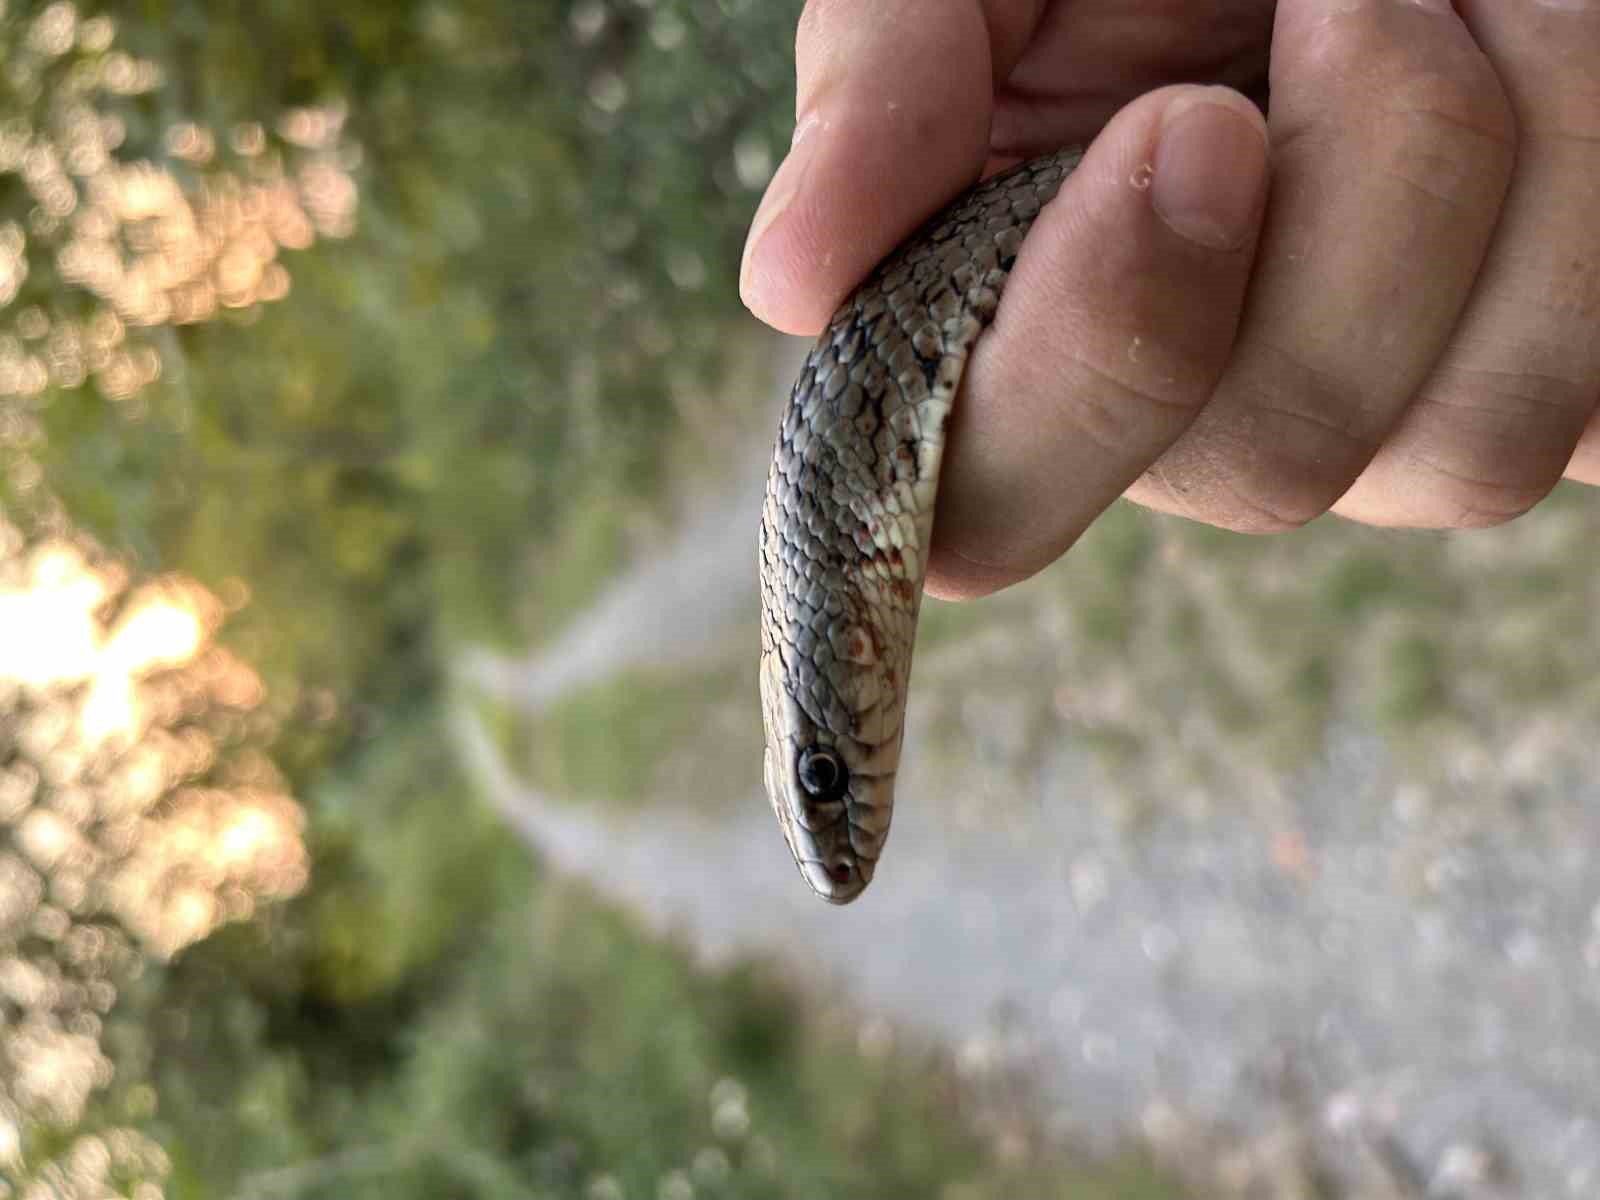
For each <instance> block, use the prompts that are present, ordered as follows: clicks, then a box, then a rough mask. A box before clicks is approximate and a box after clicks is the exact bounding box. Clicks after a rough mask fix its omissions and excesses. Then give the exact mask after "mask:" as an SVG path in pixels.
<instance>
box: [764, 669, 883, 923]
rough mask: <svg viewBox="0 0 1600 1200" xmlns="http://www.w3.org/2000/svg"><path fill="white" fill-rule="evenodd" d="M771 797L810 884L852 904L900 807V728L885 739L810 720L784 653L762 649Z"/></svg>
mask: <svg viewBox="0 0 1600 1200" xmlns="http://www.w3.org/2000/svg"><path fill="white" fill-rule="evenodd" d="M761 709H762V715H763V719H764V721H765V723H766V733H767V741H766V755H765V760H764V775H765V778H766V787H767V798H768V799H769V800H770V801H771V802H772V809H773V811H774V812H775V813H776V814H777V816H778V824H779V826H780V827H781V828H782V829H783V836H784V839H785V840H786V841H787V842H788V843H789V850H790V851H791V853H793V855H794V860H795V863H796V864H797V865H798V866H799V868H800V873H801V875H803V876H804V877H805V880H806V883H808V884H809V885H810V886H811V890H812V891H814V892H816V894H817V895H819V896H821V897H822V898H823V899H824V900H826V901H828V902H829V903H830V904H848V903H849V902H850V901H852V900H854V899H855V898H856V897H857V896H859V895H860V894H861V893H862V892H863V891H864V890H866V886H867V884H869V883H871V882H872V873H873V871H874V869H875V868H876V867H877V865H878V855H879V854H880V853H882V850H883V844H884V842H885V840H886V839H887V838H888V834H889V818H890V815H891V813H892V811H893V807H894V765H895V760H897V759H898V757H899V749H900V738H899V730H898V728H896V730H895V732H894V735H893V736H892V737H891V738H890V739H889V744H887V745H886V746H872V745H868V744H865V743H863V742H861V741H858V740H857V739H856V738H855V737H852V736H850V735H849V734H839V733H835V732H833V731H831V730H829V729H827V728H825V727H822V726H819V724H818V723H817V722H816V721H814V720H812V718H811V717H810V716H808V715H807V713H806V711H805V709H804V708H803V707H802V706H801V704H800V703H799V701H798V700H797V699H796V697H795V696H794V695H792V694H791V693H790V691H789V689H788V687H787V686H786V685H785V681H784V672H783V667H782V663H781V660H780V656H779V655H778V654H776V653H773V654H763V656H762V660H761Z"/></svg>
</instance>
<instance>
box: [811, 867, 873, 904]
mask: <svg viewBox="0 0 1600 1200" xmlns="http://www.w3.org/2000/svg"><path fill="white" fill-rule="evenodd" d="M800 873H801V874H802V875H804V876H805V879H806V883H808V884H810V885H811V890H812V891H813V892H815V893H816V894H817V895H818V896H820V897H822V899H824V900H826V901H827V902H828V903H829V904H849V903H850V901H852V900H854V899H855V898H856V897H857V896H859V895H861V893H862V892H864V891H866V889H867V884H868V883H870V882H871V881H872V874H871V872H870V871H868V872H866V873H863V872H862V870H861V864H859V863H856V862H847V861H843V860H840V861H837V862H834V863H831V864H830V863H825V862H820V861H818V860H817V859H814V858H812V859H806V860H804V861H802V862H801V863H800Z"/></svg>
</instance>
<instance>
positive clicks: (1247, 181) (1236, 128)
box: [1150, 92, 1267, 250]
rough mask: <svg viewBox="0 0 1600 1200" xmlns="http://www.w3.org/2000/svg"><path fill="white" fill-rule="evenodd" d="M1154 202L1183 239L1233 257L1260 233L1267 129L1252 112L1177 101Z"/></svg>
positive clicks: (1164, 135)
mask: <svg viewBox="0 0 1600 1200" xmlns="http://www.w3.org/2000/svg"><path fill="white" fill-rule="evenodd" d="M1159 136H1160V141H1159V144H1158V145H1157V146H1156V161H1155V178H1154V179H1153V180H1152V181H1151V185H1150V202H1151V203H1152V204H1153V205H1154V206H1155V210H1156V212H1157V213H1159V214H1160V215H1161V219H1162V220H1163V221H1165V222H1166V223H1167V225H1168V226H1169V227H1171V228H1172V230H1173V231H1174V232H1176V233H1178V234H1179V235H1180V236H1182V237H1185V238H1188V239H1189V240H1190V241H1192V242H1198V243H1199V244H1200V245H1202V246H1209V247H1210V248H1212V249H1214V250H1233V249H1236V248H1237V247H1239V246H1242V245H1243V244H1244V243H1245V242H1246V241H1248V240H1249V238H1250V235H1251V234H1252V233H1253V232H1254V231H1255V227H1256V221H1257V217H1258V211H1259V209H1260V207H1261V192H1262V188H1263V187H1264V186H1265V183H1266V171H1267V137H1266V127H1265V125H1264V124H1263V123H1262V121H1261V119H1260V117H1259V116H1255V115H1254V114H1253V111H1252V112H1251V113H1246V112H1243V111H1241V109H1240V108H1239V107H1235V106H1234V105H1233V104H1232V103H1229V102H1226V101H1219V100H1213V99H1208V98H1207V96H1206V94H1205V93H1204V92H1201V93H1198V94H1196V93H1190V94H1188V95H1185V96H1180V97H1179V98H1178V99H1176V100H1174V101H1173V102H1172V104H1171V105H1170V106H1168V108H1167V111H1166V114H1165V116H1163V117H1162V120H1161V132H1160V135H1159Z"/></svg>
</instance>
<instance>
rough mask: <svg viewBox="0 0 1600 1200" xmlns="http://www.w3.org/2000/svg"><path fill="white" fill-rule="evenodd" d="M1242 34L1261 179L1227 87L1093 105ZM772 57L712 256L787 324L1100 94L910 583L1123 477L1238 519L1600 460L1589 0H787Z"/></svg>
mask: <svg viewBox="0 0 1600 1200" xmlns="http://www.w3.org/2000/svg"><path fill="white" fill-rule="evenodd" d="M1274 9H1275V10H1276V13H1275V14H1274ZM1274 15H1275V16H1276V28H1275V29H1274V28H1273V19H1274ZM1269 46H1270V80H1271V87H1272V112H1271V118H1270V142H1271V157H1272V185H1271V192H1270V197H1268V196H1265V195H1264V193H1265V192H1266V188H1265V176H1266V157H1267V156H1266V152H1265V143H1264V142H1263V140H1262V126H1261V121H1260V118H1259V116H1258V115H1257V114H1256V113H1255V111H1254V110H1253V108H1252V107H1251V106H1250V105H1249V104H1248V102H1246V101H1245V100H1244V99H1243V98H1242V97H1241V96H1239V95H1238V94H1236V93H1234V92H1231V91H1226V90H1223V89H1220V88H1200V87H1194V86H1185V87H1169V88H1163V89H1161V90H1158V91H1155V92H1151V93H1149V94H1146V95H1143V96H1140V97H1139V98H1138V99H1137V100H1134V101H1133V102H1132V103H1129V104H1127V105H1126V106H1125V107H1122V108H1121V110H1120V111H1116V110H1117V109H1118V106H1119V105H1120V104H1121V103H1122V102H1123V101H1124V100H1125V99H1126V98H1127V96H1128V95H1129V94H1132V93H1135V92H1138V91H1142V90H1144V89H1145V88H1147V87H1149V86H1151V85H1154V84H1156V83H1159V82H1161V81H1162V80H1166V79H1173V78H1193V79H1202V80H1220V81H1225V82H1227V83H1230V84H1234V85H1238V86H1240V87H1243V88H1246V89H1254V88H1256V87H1257V86H1258V85H1259V84H1260V83H1261V82H1262V81H1263V80H1264V79H1265V78H1266V75H1267V69H1268V68H1267V65H1266V64H1267V51H1268V47H1269ZM797 61H798V74H799V88H798V103H797V114H798V126H797V135H798V141H797V145H796V148H795V150H794V151H793V152H791V155H790V157H789V159H788V160H786V161H785V163H784V165H783V167H782V168H781V169H780V171H779V173H778V175H777V176H776V177H775V178H774V180H773V183H772V186H771V187H770V188H769V192H768V197H767V199H766V200H765V201H764V202H763V205H762V209H761V211H760V212H759V213H758V216H757V219H756V221H755V223H754V225H753V227H752V235H751V241H750V246H749V247H748V248H747V253H746V262H745V267H744V271H743V277H742V280H741V284H742V288H743V292H744V296H745V299H746V302H747V304H749V305H750V307H751V308H752V310H754V311H755V312H756V313H757V315H759V316H761V317H763V318H764V319H766V320H768V321H769V322H770V323H771V324H774V325H776V326H778V327H779V328H782V329H785V330H788V331H790V332H794V333H811V332H815V331H816V330H817V329H818V328H820V327H821V325H822V323H823V322H824V321H825V320H826V318H827V316H828V315H829V313H831V311H832V308H833V307H834V306H835V305H836V304H837V302H838V301H839V300H840V299H841V298H842V297H843V295H844V294H845V293H846V292H847V291H848V290H849V289H850V288H851V287H853V286H854V284H855V283H856V282H858V281H859V279H860V278H861V277H862V276H864V275H865V274H866V273H867V271H868V270H870V268H871V267H872V265H874V264H875V263H876V262H877V261H878V259H879V258H881V257H882V256H883V255H884V254H885V253H887V251H888V250H889V249H891V248H892V247H893V245H894V244H895V243H897V242H898V241H899V240H900V239H901V238H902V237H904V236H905V235H906V234H907V233H909V232H910V231H911V230H912V229H913V228H915V227H916V225H917V224H918V223H919V221H920V220H921V219H923V218H924V217H926V216H927V215H929V214H930V213H931V212H932V211H934V210H936V209H937V208H938V207H939V206H940V205H941V204H943V203H944V202H945V201H946V200H948V199H949V198H950V197H951V196H953V195H954V194H955V193H956V192H957V191H959V190H960V189H961V188H962V187H963V186H965V185H966V184H967V183H969V182H970V181H971V180H972V179H973V178H974V177H976V175H977V174H978V173H979V172H980V170H988V169H992V168H993V167H994V166H996V165H999V164H1001V163H1004V162H1008V161H1013V160H1015V159H1016V158H1019V157H1025V156H1028V155H1031V154H1034V153H1038V152H1041V151H1043V150H1046V149H1050V148H1053V147H1054V146H1057V145H1061V144H1065V143H1070V142H1073V141H1081V140H1083V138H1084V137H1086V136H1087V135H1089V134H1091V133H1093V132H1094V130H1095V128H1096V127H1097V126H1098V125H1099V124H1100V123H1101V122H1102V121H1103V120H1104V119H1105V118H1106V117H1107V116H1108V115H1109V114H1111V113H1113V112H1115V116H1114V117H1112V119H1111V121H1110V124H1109V125H1107V126H1106V128H1105V129H1104V131H1103V132H1102V133H1101V134H1100V136H1099V137H1098V138H1097V139H1096V141H1095V143H1094V145H1093V146H1092V147H1091V149H1090V152H1089V154H1088V155H1087V157H1086V158H1085V160H1084V163H1083V165H1082V166H1081V167H1080V168H1079V170H1078V171H1077V172H1076V173H1075V174H1074V175H1073V176H1072V177H1071V178H1070V179H1069V180H1068V181H1067V184H1066V185H1065V186H1064V187H1063V189H1062V191H1061V194H1060V196H1059V197H1058V198H1057V200H1056V201H1055V203H1053V204H1052V205H1051V206H1049V207H1048V208H1047V209H1046V210H1045V212H1044V214H1043V215H1042V216H1041V217H1040V219H1039V221H1038V222H1037V224H1036V225H1035V227H1034V230H1033V231H1032V232H1031V233H1030V235H1029V237H1028V240H1027V243H1026V245H1025V247H1024V250H1023V253H1022V255H1021V257H1020V258H1019V260H1018V263H1017V266H1016V268H1015V270H1014V271H1013V274H1012V277H1011V280H1010V282H1009V283H1008V285H1007V290H1006V293H1005V296H1004V298H1003V300H1002V303H1001V307H1000V311H999V314H998V316H997V318H996V322H995V325H994V328H993V329H992V330H991V331H990V332H989V334H988V335H986V336H985V337H984V338H983V339H981V340H980V342H979V345H978V348H977V350H976V352H975V353H974V355H973V358H972V362H971V363H970V364H969V366H968V369H967V375H966V380H965V383H964V385H963V395H962V397H961V399H960V402H959V403H958V404H957V406H956V409H955V414H954V417H953V420H952V428H951V433H950V441H949V445H948V448H947V452H946V458H945V466H944V477H943V481H942V484H941V489H940V491H941V494H940V505H939V514H938V518H937V521H936V524H935V540H934V546H933V554H932V560H931V564H930V569H929V573H928V587H929V590H930V591H931V592H933V593H934V594H936V595H944V596H972V595H979V594H982V593H984V592H988V591H993V590H995V589H997V588H1000V587H1004V586H1006V585H1007V584H1009V583H1013V582H1016V581H1017V580H1019V579H1022V578H1025V577H1026V576H1028V575H1030V574H1032V573H1033V572H1035V571H1037V570H1039V569H1040V568H1042V567H1043V566H1045V565H1046V564H1048V563H1049V562H1051V561H1053V560H1054V559H1055V558H1056V557H1057V556H1059V555H1060V554H1061V553H1062V552H1063V551H1064V550H1065V549H1066V548H1067V547H1068V546H1070V545H1071V543H1072V541H1073V540H1074V539H1075V538H1076V537H1077V536H1078V535H1079V534H1080V533H1081V532H1082V531H1083V529H1084V528H1086V527H1087V526H1088V524H1089V523H1090V522H1091V521H1092V520H1093V519H1094V518H1095V517H1096V516H1098V515H1099V513H1100V512H1101V511H1102V510H1103V509H1104V508H1105V507H1106V506H1107V505H1109V504H1110V503H1111V501H1112V500H1113V499H1115V498H1116V496H1118V495H1119V494H1123V493H1126V494H1127V495H1128V496H1130V497H1131V498H1132V499H1135V500H1137V501H1139V502H1140V503H1144V504H1148V505H1150V506H1151V507H1153V508H1157V509H1161V510H1163V511H1168V512H1175V513H1181V514H1183V515H1186V516H1190V517H1194V518H1196V519H1198V520H1202V521H1207V522H1209V523H1212V524H1215V525H1219V526H1223V527H1225V528H1230V529H1238V530H1244V531H1252V532H1265V531H1272V530H1278V529H1286V528H1292V527H1294V526H1296V525H1299V524H1301V523H1303V522H1305V521H1307V520H1310V519H1311V518H1313V517H1315V516H1317V515H1319V514H1320V513H1322V512H1324V511H1327V510H1328V509H1330V508H1332V510H1333V511H1335V512H1338V513H1340V514H1342V515H1345V516H1348V517H1352V518H1354V519H1356V520H1361V521H1366V522H1370V523H1373V524H1388V525H1421V526H1433V527H1463V526H1470V525H1484V524H1492V523H1495V522H1497V521H1501V520H1505V519H1508V518H1509V517H1512V516H1515V515H1517V514H1519V513H1521V512H1524V511H1526V510H1527V509H1528V508H1529V507H1531V506H1532V505H1533V504H1535V503H1537V502H1538V500H1539V499H1540V498H1542V497H1543V496H1544V495H1545V494H1546V492H1548V490H1549V489H1550V487H1552V486H1553V485H1554V484H1555V482H1556V481H1557V480H1558V479H1559V478H1560V477H1561V476H1562V474H1563V472H1564V471H1565V472H1566V473H1567V474H1568V475H1569V476H1571V477H1572V478H1575V479H1579V480H1583V481H1585V482H1589V483H1600V424H1595V423H1591V416H1592V414H1593V411H1594V409H1595V407H1596V404H1597V402H1600V221H1597V220H1596V219H1595V218H1596V214H1597V212H1600V204H1597V198H1600V0H1459V2H1458V3H1457V4H1456V5H1455V6H1454V8H1452V7H1451V5H1450V4H1449V3H1447V0H1281V2H1280V3H1277V4H1273V3H1270V2H1266V0H1186V2H1185V0H1134V2H1132V3H1127V2H1124V3H1114V2H1113V0H1072V2H1071V3H1066V2H1062V0H1033V2H1031V3H1030V2H1023V0H960V2H956V0H951V2H950V3H941V4H939V5H927V4H921V3H918V2H917V0H812V2H811V4H810V5H809V6H808V8H807V11H806V15H805V17H804V18H802V22H801V28H800V34H799V38H798V42H797Z"/></svg>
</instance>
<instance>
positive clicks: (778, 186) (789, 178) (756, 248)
mask: <svg viewBox="0 0 1600 1200" xmlns="http://www.w3.org/2000/svg"><path fill="white" fill-rule="evenodd" d="M816 126H817V118H816V117H814V116H812V117H804V118H802V119H801V120H800V122H799V123H798V124H797V125H795V127H794V137H793V139H792V140H791V141H790V143H789V153H788V155H787V156H785V158H784V160H783V162H781V163H779V164H778V169H777V171H776V172H774V173H773V176H772V182H771V183H769V184H767V192H766V195H764V196H762V197H761V203H760V204H759V205H757V206H756V215H755V217H754V218H753V219H752V220H751V222H750V232H749V234H747V235H746V236H745V239H744V257H743V258H742V259H741V260H740V262H739V294H740V295H741V296H742V297H743V298H744V302H745V304H746V306H747V307H749V308H750V309H751V311H753V312H754V313H756V315H757V316H760V315H761V314H762V312H763V311H764V310H765V309H766V308H767V300H768V297H767V296H766V294H765V293H766V291H767V290H769V288H770V286H771V280H770V279H769V276H768V273H767V271H766V270H765V269H764V267H765V264H764V262H763V261H762V254H761V243H762V241H763V240H764V238H765V237H766V233H767V230H769V229H771V228H772V223H773V222H774V221H776V220H777V219H778V218H779V217H781V216H782V215H783V213H784V210H785V209H787V208H788V207H789V202H790V201H791V200H793V199H794V197H795V193H796V192H798V191H799V190H800V184H801V182H802V181H803V180H804V179H805V174H806V167H807V166H808V165H810V162H811V155H812V151H813V149H814V148H815V145H816V142H815V140H814V139H812V138H810V137H809V135H810V134H811V133H812V132H813V131H814V130H815V129H816Z"/></svg>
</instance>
